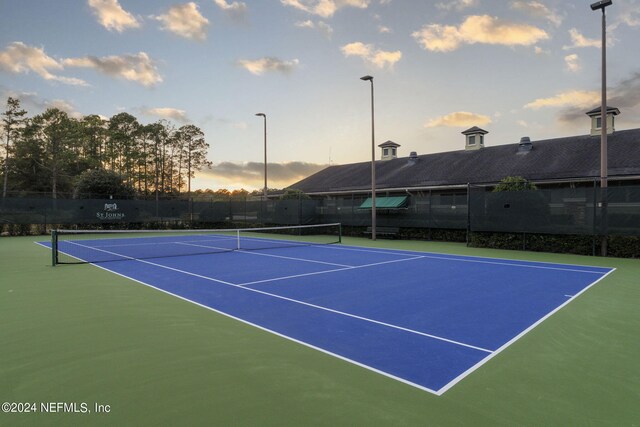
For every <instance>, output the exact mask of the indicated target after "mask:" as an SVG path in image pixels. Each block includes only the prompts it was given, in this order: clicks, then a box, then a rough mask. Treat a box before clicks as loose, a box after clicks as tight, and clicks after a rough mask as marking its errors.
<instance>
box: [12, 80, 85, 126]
mask: <svg viewBox="0 0 640 427" xmlns="http://www.w3.org/2000/svg"><path fill="white" fill-rule="evenodd" d="M0 97H2V98H4V99H6V98H8V97H11V98H16V99H19V100H20V104H21V105H22V107H23V108H25V109H27V110H36V111H38V112H42V111H44V110H46V109H47V108H57V109H59V110H61V111H64V112H65V113H67V114H68V115H69V116H70V117H73V118H75V119H81V118H82V117H83V115H82V113H80V112H78V111H77V110H76V107H75V106H74V105H73V104H72V103H71V102H69V101H65V100H64V99H45V98H41V97H40V96H38V94H37V93H35V92H15V91H13V90H10V89H5V88H4V87H2V86H0Z"/></svg>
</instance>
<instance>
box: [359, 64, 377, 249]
mask: <svg viewBox="0 0 640 427" xmlns="http://www.w3.org/2000/svg"><path fill="white" fill-rule="evenodd" d="M360 80H364V81H369V82H371V240H376V145H375V143H376V137H375V135H376V127H375V115H374V109H373V77H372V76H364V77H360Z"/></svg>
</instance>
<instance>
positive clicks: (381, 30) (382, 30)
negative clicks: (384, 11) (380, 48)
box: [378, 25, 393, 34]
mask: <svg viewBox="0 0 640 427" xmlns="http://www.w3.org/2000/svg"><path fill="white" fill-rule="evenodd" d="M378 32H379V33H380V34H391V33H392V32H393V31H391V28H389V27H386V26H384V25H378Z"/></svg>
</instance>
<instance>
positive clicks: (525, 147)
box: [518, 136, 533, 153]
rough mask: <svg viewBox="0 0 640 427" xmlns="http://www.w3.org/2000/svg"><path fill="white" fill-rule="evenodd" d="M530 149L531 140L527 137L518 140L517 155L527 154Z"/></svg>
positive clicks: (531, 146)
mask: <svg viewBox="0 0 640 427" xmlns="http://www.w3.org/2000/svg"><path fill="white" fill-rule="evenodd" d="M532 148H533V144H532V143H531V138H529V137H528V136H523V137H522V138H520V143H518V152H519V153H526V152H529V151H531V149H532Z"/></svg>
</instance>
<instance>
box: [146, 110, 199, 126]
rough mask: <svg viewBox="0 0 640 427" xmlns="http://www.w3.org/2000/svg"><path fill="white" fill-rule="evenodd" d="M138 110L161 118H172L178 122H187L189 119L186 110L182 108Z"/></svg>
mask: <svg viewBox="0 0 640 427" xmlns="http://www.w3.org/2000/svg"><path fill="white" fill-rule="evenodd" d="M140 111H141V112H142V114H144V115H146V116H155V117H161V118H163V119H173V120H175V121H177V122H180V123H188V122H189V121H190V120H189V117H187V112H186V111H184V110H179V109H177V108H169V107H163V108H142V109H141V110H140Z"/></svg>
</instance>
